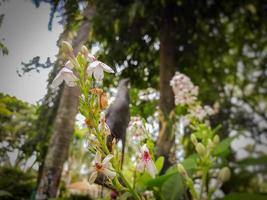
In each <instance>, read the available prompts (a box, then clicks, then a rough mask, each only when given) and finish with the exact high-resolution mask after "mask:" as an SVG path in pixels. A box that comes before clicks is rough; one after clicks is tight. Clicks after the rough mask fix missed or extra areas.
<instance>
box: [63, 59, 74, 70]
mask: <svg viewBox="0 0 267 200" xmlns="http://www.w3.org/2000/svg"><path fill="white" fill-rule="evenodd" d="M65 67H67V68H69V69H73V68H74V65H73V64H72V63H71V62H70V60H69V61H67V62H66V63H65Z"/></svg>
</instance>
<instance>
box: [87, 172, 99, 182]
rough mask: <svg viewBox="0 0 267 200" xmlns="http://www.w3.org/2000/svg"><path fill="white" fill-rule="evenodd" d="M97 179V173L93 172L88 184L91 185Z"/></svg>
mask: <svg viewBox="0 0 267 200" xmlns="http://www.w3.org/2000/svg"><path fill="white" fill-rule="evenodd" d="M96 178H97V172H96V171H94V172H92V174H91V176H90V178H89V183H90V184H93V183H94V182H95V179H96Z"/></svg>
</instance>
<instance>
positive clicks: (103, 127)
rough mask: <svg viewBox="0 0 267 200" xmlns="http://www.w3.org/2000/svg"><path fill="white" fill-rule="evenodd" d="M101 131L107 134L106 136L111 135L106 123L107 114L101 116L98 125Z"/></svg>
mask: <svg viewBox="0 0 267 200" xmlns="http://www.w3.org/2000/svg"><path fill="white" fill-rule="evenodd" d="M98 129H99V131H101V132H103V133H105V134H106V135H111V132H110V128H109V126H108V124H107V123H106V117H105V113H101V115H100V123H99V125H98Z"/></svg>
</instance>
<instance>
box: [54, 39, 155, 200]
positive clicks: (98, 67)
mask: <svg viewBox="0 0 267 200" xmlns="http://www.w3.org/2000/svg"><path fill="white" fill-rule="evenodd" d="M62 49H63V52H64V53H65V54H66V55H67V56H68V58H69V60H68V61H67V62H66V64H65V65H64V67H63V68H62V69H61V70H60V71H59V73H58V74H57V76H56V77H55V79H54V80H53V82H52V87H54V88H56V87H58V86H59V85H60V84H62V83H63V81H64V82H65V83H66V85H67V86H69V87H75V86H77V87H78V88H79V90H80V93H81V97H80V99H79V100H80V106H79V111H80V113H81V114H82V115H83V116H84V117H85V124H86V125H87V127H88V129H89V132H90V134H89V135H90V136H92V137H88V141H89V142H90V145H89V147H88V148H89V150H90V151H91V152H94V153H95V158H94V160H93V162H92V167H91V170H90V172H91V173H90V174H91V175H90V178H89V182H90V183H94V182H95V181H96V180H97V177H98V176H99V175H101V176H104V181H105V182H103V184H105V185H111V186H112V188H115V189H116V190H117V191H118V192H121V191H124V192H125V191H129V192H130V193H131V194H132V195H133V197H134V198H135V199H140V197H139V195H138V193H137V192H136V191H135V190H134V189H133V187H132V184H130V183H129V182H128V180H127V179H126V178H125V177H124V175H123V173H122V170H121V162H122V161H121V160H122V159H120V158H119V156H118V153H119V152H118V151H117V149H115V148H114V149H113V148H112V149H110V148H109V146H108V144H109V142H110V141H109V138H110V135H111V134H112V133H111V130H110V128H109V126H108V124H107V123H106V119H105V114H104V110H105V109H106V108H107V107H108V99H107V95H106V93H105V92H104V90H103V89H102V88H101V87H100V83H101V82H102V80H103V78H104V72H108V73H114V71H113V69H112V68H110V67H109V66H108V65H106V64H105V63H103V62H101V61H99V60H97V59H96V57H95V56H94V55H92V54H90V53H89V51H88V49H87V48H86V47H85V46H83V47H82V48H81V50H80V52H79V53H78V55H77V56H75V55H74V53H73V49H72V47H71V45H70V44H69V43H67V42H63V45H62ZM130 129H131V131H132V132H134V133H133V135H136V136H137V137H138V136H141V135H142V133H144V131H145V128H144V126H143V123H142V121H141V119H140V118H134V119H133V120H132V123H131V124H130ZM89 138H90V139H89ZM115 142H116V141H115V140H112V141H111V143H112V144H111V145H112V147H113V146H115ZM138 145H140V142H139V144H138ZM152 157H153V156H152V155H151V154H150V152H149V150H148V148H147V146H146V145H143V146H142V147H141V153H140V159H139V162H138V163H137V166H136V171H139V172H144V171H147V172H148V174H149V175H150V176H151V177H155V176H156V174H157V169H156V166H155V164H154V161H153V159H152ZM102 158H104V159H103V160H102Z"/></svg>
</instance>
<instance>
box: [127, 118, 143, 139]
mask: <svg viewBox="0 0 267 200" xmlns="http://www.w3.org/2000/svg"><path fill="white" fill-rule="evenodd" d="M128 131H129V134H130V135H131V137H132V139H133V142H135V141H136V142H138V141H139V140H141V139H142V136H144V135H145V131H146V129H145V127H144V125H143V122H142V120H141V118H140V117H131V121H130V123H129V126H128Z"/></svg>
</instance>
